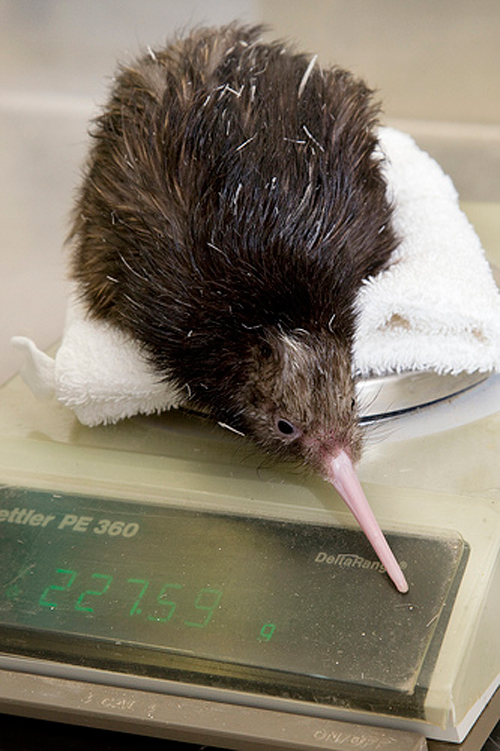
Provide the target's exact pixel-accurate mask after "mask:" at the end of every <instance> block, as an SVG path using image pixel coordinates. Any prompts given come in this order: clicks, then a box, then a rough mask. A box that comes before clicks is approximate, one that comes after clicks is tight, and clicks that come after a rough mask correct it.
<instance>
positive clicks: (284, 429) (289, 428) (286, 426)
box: [276, 417, 299, 438]
mask: <svg viewBox="0 0 500 751" xmlns="http://www.w3.org/2000/svg"><path fill="white" fill-rule="evenodd" d="M276 427H277V428H278V430H279V432H280V433H281V435H284V436H287V438H293V437H294V436H296V435H298V434H299V431H298V429H297V428H296V427H295V425H293V424H292V423H291V422H289V421H288V420H284V419H283V418H282V417H279V418H278V419H277V420H276Z"/></svg>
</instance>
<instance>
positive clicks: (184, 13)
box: [0, 0, 500, 383]
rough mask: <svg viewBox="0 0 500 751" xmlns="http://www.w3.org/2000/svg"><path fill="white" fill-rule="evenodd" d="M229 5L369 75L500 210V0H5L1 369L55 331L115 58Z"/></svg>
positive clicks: (228, 10)
mask: <svg viewBox="0 0 500 751" xmlns="http://www.w3.org/2000/svg"><path fill="white" fill-rule="evenodd" d="M236 17H238V18H241V19H242V20H244V21H246V22H257V21H264V22H266V23H268V24H269V25H270V26H272V27H273V29H274V33H275V34H276V35H278V36H284V37H288V38H292V39H294V40H296V41H297V43H298V45H299V46H300V47H301V48H303V49H305V50H309V51H311V53H312V52H318V53H319V55H320V61H321V62H323V63H324V64H326V63H329V62H332V63H333V62H338V63H339V64H342V65H345V66H348V67H350V68H352V69H353V70H354V71H355V72H356V73H357V74H359V75H362V76H364V77H365V78H366V79H367V80H368V82H369V83H370V85H371V86H373V87H375V88H377V89H378V90H379V92H380V96H381V98H382V99H383V102H384V109H385V114H386V118H387V121H388V122H390V123H392V124H395V125H397V126H398V127H401V128H403V129H405V130H407V131H409V132H410V133H412V134H413V135H414V136H415V137H416V138H417V140H418V142H419V143H420V145H421V146H422V147H424V148H425V149H427V150H429V151H430V152H431V153H432V155H433V156H435V157H436V158H437V159H438V160H439V161H440V162H441V164H442V165H443V167H444V168H445V169H446V170H447V171H448V172H449V173H450V174H451V175H452V177H453V179H454V181H455V184H456V185H457V187H458V189H459V191H460V194H461V196H462V197H463V198H464V199H467V200H474V201H495V202H499V211H500V42H499V38H500V3H499V2H498V0H475V1H474V2H473V3H472V2H469V1H468V0H411V1H410V0H409V1H408V2H405V1H404V0H376V2H375V0H267V1H266V0H260V1H258V0H254V1H252V0H203V2H194V1H193V0H0V270H1V274H0V383H1V382H3V381H4V380H5V379H6V378H7V377H9V376H10V375H12V374H13V373H14V372H15V371H16V370H17V368H18V367H19V364H20V360H19V356H18V354H17V353H16V352H13V351H12V350H11V348H10V346H9V343H8V342H9V338H10V336H11V335H13V334H26V335H28V336H30V337H32V338H34V339H35V341H36V342H37V343H38V344H39V345H40V346H42V347H46V346H48V345H49V344H51V343H52V342H53V341H55V340H56V339H57V338H58V336H59V335H60V333H61V329H62V326H63V320H64V308H65V295H66V286H65V281H64V276H65V259H64V252H63V249H62V246H63V241H64V236H65V234H66V231H67V216H68V212H69V209H70V206H71V197H72V193H73V190H74V187H75V185H76V182H77V180H78V171H79V165H80V164H81V161H82V159H83V156H84V153H85V144H86V129H87V122H88V119H89V117H90V116H91V114H92V113H93V112H95V110H96V105H97V104H98V103H99V102H101V101H102V100H103V97H104V95H105V91H106V86H107V84H108V82H109V77H110V76H111V75H112V71H113V67H114V61H115V60H116V59H117V58H119V59H127V57H129V56H131V55H134V54H135V53H136V52H137V51H138V50H139V49H140V48H141V47H144V46H145V45H147V44H151V45H155V44H158V43H161V42H162V41H163V40H164V39H165V38H166V37H167V36H168V35H169V34H170V33H171V32H172V31H174V30H175V29H177V28H178V27H179V26H184V27H189V26H191V25H192V24H195V23H210V24H212V23H221V22H226V21H229V20H232V19H233V18H236Z"/></svg>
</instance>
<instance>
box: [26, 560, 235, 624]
mask: <svg viewBox="0 0 500 751" xmlns="http://www.w3.org/2000/svg"><path fill="white" fill-rule="evenodd" d="M89 582H91V583H92V586H90V587H87V588H85V589H81V588H80V587H79V586H78V585H80V586H81V585H82V584H87V583H89ZM70 590H71V592H70ZM113 590H114V591H113ZM152 590H153V585H152V584H151V582H150V581H149V580H148V579H135V578H128V579H125V580H123V579H120V577H116V576H115V577H113V576H112V575H110V574H104V573H99V572H93V573H91V574H89V575H87V576H85V575H83V574H81V573H79V572H78V571H74V570H71V569H65V568H57V569H56V570H55V571H54V580H53V582H52V583H50V584H49V585H48V586H47V587H45V589H44V590H43V591H42V593H41V595H40V597H39V600H38V605H39V606H41V607H43V608H50V609H51V610H56V609H58V608H60V607H61V606H64V607H65V609H66V610H68V609H72V610H74V611H79V612H84V613H96V614H97V613H98V611H99V608H100V607H101V606H104V607H105V605H106V598H105V597H104V595H106V594H107V593H108V592H109V593H110V594H114V595H115V597H116V596H117V595H118V601H119V603H120V604H121V605H123V606H124V607H125V613H126V614H127V615H128V617H129V618H135V617H138V616H139V617H140V616H142V617H144V618H146V619H147V620H148V621H152V622H156V623H168V622H169V621H170V620H171V619H172V618H173V616H174V615H176V614H177V615H178V618H179V619H180V620H181V621H182V622H183V624H184V625H185V626H188V627H190V628H206V627H207V626H208V624H209V623H210V621H211V620H212V618H213V615H214V613H215V611H216V610H217V608H218V607H219V604H220V601H221V598H222V594H223V592H222V590H221V589H215V588H213V587H202V588H201V589H199V590H196V592H193V593H189V596H188V598H187V600H186V598H184V600H183V605H184V607H183V611H184V612H182V611H179V608H178V602H177V601H176V599H175V596H176V594H178V593H179V592H181V591H183V590H185V587H184V585H182V584H179V583H175V582H167V583H164V584H163V585H162V586H161V588H160V589H159V591H154V590H153V591H152ZM68 593H69V597H67V596H66V595H68ZM61 598H64V603H63V602H62V600H61ZM186 602H187V603H188V607H187V608H186Z"/></svg>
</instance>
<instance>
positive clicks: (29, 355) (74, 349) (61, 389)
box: [12, 128, 500, 426]
mask: <svg viewBox="0 0 500 751" xmlns="http://www.w3.org/2000/svg"><path fill="white" fill-rule="evenodd" d="M380 142H381V150H382V152H383V154H384V156H385V161H384V170H385V173H386V177H387V181H388V192H389V196H390V198H391V200H392V201H393V202H394V204H395V216H394V222H395V226H396V230H397V231H398V233H399V236H400V237H401V238H402V242H401V245H400V247H399V249H398V251H397V254H396V258H395V263H393V264H392V265H391V267H390V268H389V269H388V270H387V271H384V272H383V273H381V274H379V275H378V276H377V277H375V278H373V279H370V280H368V281H367V282H366V283H365V284H364V286H363V288H362V289H361V292H360V294H359V297H358V310H359V323H358V330H357V336H356V342H355V353H354V355H355V368H356V371H357V373H358V374H360V375H361V376H365V377H366V376H370V375H382V374H387V373H393V372H402V371H408V370H410V371H422V370H433V371H436V372H438V373H451V374H456V373H460V372H464V371H465V372H469V373H470V372H474V371H495V370H500V294H499V292H498V289H497V287H496V284H495V281H494V279H493V275H492V273H491V269H490V267H489V265H488V263H487V261H486V258H485V255H484V252H483V249H482V247H481V244H480V242H479V239H478V237H477V235H476V233H475V232H474V229H473V228H472V227H471V225H470V224H469V222H468V220H467V218H466V217H465V215H464V214H463V212H462V211H461V210H460V207H459V205H458V196H457V193H456V191H455V188H454V187H453V184H452V182H451V180H450V178H449V177H447V176H446V175H445V174H444V173H443V171H442V170H441V168H440V167H439V165H437V164H436V162H435V161H433V160H432V159H431V158H430V157H429V156H428V155H427V154H425V153H424V152H422V151H421V150H420V149H419V148H418V147H417V146H416V145H415V143H414V141H413V140H412V139H411V138H410V137H409V136H408V135H406V134H403V133H401V132H399V131H397V130H394V129H391V128H381V130H380ZM12 342H13V344H14V345H15V346H16V347H18V348H20V349H22V350H24V351H25V353H26V362H25V365H24V368H23V369H22V371H21V372H22V373H23V376H24V378H25V380H26V381H27V383H28V384H29V385H30V387H31V388H32V390H33V391H34V392H35V394H36V395H37V396H40V397H47V396H51V395H54V394H55V396H56V398H57V399H58V401H59V402H61V403H62V404H64V405H66V406H67V407H70V408H71V409H73V410H74V412H75V414H76V415H77V417H78V419H79V420H80V421H81V422H82V423H84V424H85V425H89V426H93V425H97V424H99V423H110V422H117V421H118V420H120V419H123V418H125V417H131V416H132V415H135V414H139V413H141V414H151V413H154V412H160V411H163V410H166V409H169V408H171V407H178V406H180V405H181V404H182V402H183V398H185V396H186V394H185V393H184V392H180V391H179V390H178V389H176V388H175V387H173V386H171V385H169V384H165V383H163V382H161V381H159V379H158V376H157V374H156V373H155V372H154V371H153V370H152V369H151V367H150V366H149V365H148V363H147V362H146V360H145V358H144V356H143V354H142V352H141V348H140V346H139V344H138V343H137V342H135V341H134V340H133V339H131V337H129V336H127V335H126V334H123V333H122V332H121V331H119V330H118V329H116V328H114V327H113V326H111V325H109V324H106V323H100V322H96V321H92V320H90V319H89V318H88V317H86V315H85V311H84V310H83V309H82V308H81V307H80V306H78V305H75V304H74V302H72V301H71V300H70V303H69V310H68V321H67V325H66V329H65V332H64V335H63V338H62V342H61V345H60V347H59V350H58V351H57V354H56V356H55V358H54V359H52V358H50V357H49V356H48V355H46V354H44V353H43V352H40V350H38V349H37V347H36V346H35V345H34V343H33V342H32V341H31V340H30V339H28V338H26V337H14V339H13V340H12Z"/></svg>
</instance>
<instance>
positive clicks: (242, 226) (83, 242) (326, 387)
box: [71, 24, 408, 592]
mask: <svg viewBox="0 0 500 751" xmlns="http://www.w3.org/2000/svg"><path fill="white" fill-rule="evenodd" d="M261 32H262V30H261V29H260V28H258V27H245V26H241V25H238V24H231V25H229V26H225V27H222V28H216V29H198V30H196V31H194V32H193V33H192V34H191V35H189V36H187V37H186V38H180V39H175V40H174V41H172V42H171V43H170V44H169V45H168V46H166V47H165V48H162V49H158V50H153V49H151V48H148V50H147V52H145V53H144V55H143V56H142V57H140V58H139V59H138V60H137V61H136V62H134V63H131V64H129V65H124V66H122V67H121V68H120V70H119V71H118V73H117V76H116V78H115V79H114V83H113V86H112V90H111V93H110V97H109V100H108V102H107V104H106V105H105V106H104V108H103V110H102V112H101V113H100V115H99V116H98V117H97V118H96V120H95V121H94V124H93V127H92V130H91V136H92V138H91V141H92V142H91V147H90V151H89V157H88V162H87V165H86V168H85V172H84V176H83V181H82V184H81V187H80V189H79V192H78V195H77V199H76V205H75V210H74V218H73V225H72V231H71V243H72V262H71V263H72V265H71V273H72V276H73V278H74V279H75V280H76V282H77V284H78V288H79V290H80V294H81V297H82V298H83V301H84V303H85V305H86V307H87V310H88V311H89V314H90V315H91V316H93V317H95V318H97V319H102V320H106V321H108V322H111V323H112V324H114V325H116V326H118V327H120V328H121V329H123V330H124V331H126V332H129V334H130V335H132V336H133V337H134V339H135V340H137V341H138V342H139V343H140V345H141V347H142V350H143V352H144V355H145V356H146V357H147V358H148V360H149V361H150V363H151V365H152V367H153V368H154V369H155V372H157V373H158V377H159V378H161V379H163V380H164V381H165V382H169V383H170V384H175V385H176V386H177V387H178V388H179V389H181V390H184V393H185V396H186V400H187V401H189V403H190V404H191V405H192V406H193V407H194V408H201V409H203V410H204V411H205V412H208V413H209V414H210V415H211V416H212V417H213V418H214V420H216V421H218V422H220V423H221V424H223V425H225V426H229V427H231V428H232V429H234V430H236V431H237V432H240V433H243V434H244V435H245V436H248V437H249V438H251V439H252V440H253V441H254V442H256V443H257V444H258V445H259V446H260V447H261V448H262V449H264V450H265V451H266V452H268V453H269V454H271V455H273V456H274V457H277V458H279V459H293V460H300V461H301V462H302V463H303V464H305V465H306V466H308V467H310V468H312V469H313V470H314V471H316V472H318V473H320V474H321V475H322V476H323V477H324V478H325V479H326V480H328V481H329V482H331V483H332V484H333V485H334V487H335V488H336V489H337V491H338V492H339V493H340V495H341V496H342V497H343V498H344V500H345V501H346V503H347V504H348V506H349V508H350V509H351V510H352V512H353V514H354V516H355V517H356V519H357V520H358V522H359V524H360V525H361V527H362V528H363V530H364V531H365V533H366V535H367V536H368V538H369V540H370V541H371V543H372V545H373V546H374V549H375V551H376V552H377V554H378V556H379V557H380V559H381V561H382V562H383V564H384V565H385V567H386V570H387V572H388V573H389V575H390V577H391V578H392V579H393V581H394V583H395V584H396V586H397V588H398V589H399V590H400V591H401V592H404V591H406V590H407V589H408V586H407V583H406V581H405V578H404V576H403V574H402V572H401V569H400V567H399V565H398V564H397V562H396V560H395V558H394V556H393V554H392V552H391V550H390V548H389V547H388V545H387V542H386V540H385V538H384V536H383V534H382V532H381V530H380V528H379V526H378V524H377V522H376V520H375V518H374V515H373V513H372V512H371V510H370V507H369V505H368V502H367V500H366V497H365V495H364V492H363V490H362V487H361V485H360V483H359V481H358V479H357V475H356V472H355V468H354V467H355V464H356V462H357V461H358V460H359V458H360V454H361V451H362V444H363V440H362V433H361V428H360V425H359V416H358V408H357V404H356V390H355V373H354V369H353V356H352V349H353V340H354V336H355V331H356V298H357V293H358V291H359V289H360V287H361V285H362V284H363V283H364V280H366V279H367V278H369V277H371V276H373V275H376V274H377V273H379V272H380V271H382V270H383V269H385V268H386V267H387V266H388V265H389V264H390V261H391V257H392V254H393V252H394V250H395V248H396V247H397V244H398V239H397V236H396V233H395V231H394V229H393V225H392V208H391V205H390V202H389V201H388V199H387V196H386V184H385V181H384V177H383V174H382V169H381V156H380V152H379V149H378V141H377V126H378V117H379V105H378V104H377V103H376V102H374V100H373V94H372V92H371V91H370V89H369V88H368V87H367V86H366V84H365V83H364V82H363V81H361V80H358V79H357V78H355V77H354V76H353V75H352V74H351V73H350V72H348V71H346V70H343V69H342V68H339V67H331V68H328V69H323V68H321V67H320V66H319V65H318V64H317V60H316V58H314V57H313V58H310V57H309V56H307V55H304V54H300V53H298V52H296V51H295V50H294V49H292V48H288V47H287V46H286V45H284V44H283V43H281V42H264V41H262V39H261Z"/></svg>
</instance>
